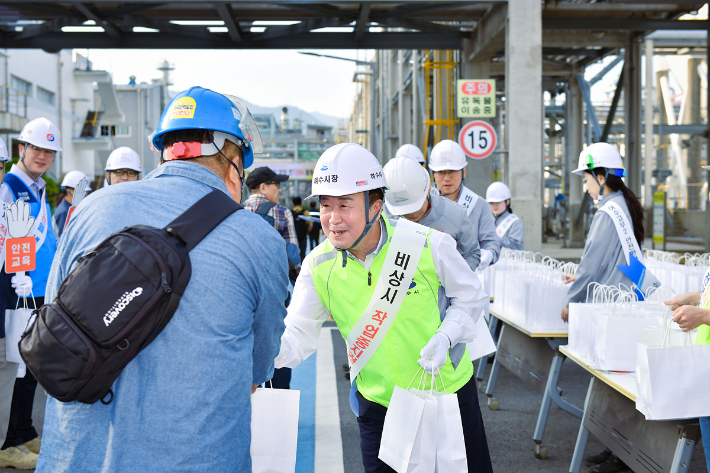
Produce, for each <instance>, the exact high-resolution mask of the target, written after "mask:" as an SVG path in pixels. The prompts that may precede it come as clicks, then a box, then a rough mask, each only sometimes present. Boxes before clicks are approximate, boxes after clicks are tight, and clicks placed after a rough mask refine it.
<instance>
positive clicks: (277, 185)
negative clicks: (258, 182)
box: [264, 181, 281, 189]
mask: <svg viewBox="0 0 710 473" xmlns="http://www.w3.org/2000/svg"><path fill="white" fill-rule="evenodd" d="M264 184H266V185H267V186H271V185H274V186H276V187H278V188H279V189H281V183H280V182H274V181H269V182H265V183H264Z"/></svg>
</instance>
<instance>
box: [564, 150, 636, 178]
mask: <svg viewBox="0 0 710 473" xmlns="http://www.w3.org/2000/svg"><path fill="white" fill-rule="evenodd" d="M595 168H606V169H609V170H614V171H616V172H614V173H613V174H614V175H616V176H619V177H624V176H625V175H626V171H624V163H623V161H622V160H621V155H620V154H619V151H618V150H617V149H616V147H614V146H612V145H610V144H609V143H594V144H592V145H589V146H588V147H587V148H586V149H584V150H583V151H582V152H581V153H579V162H578V164H577V169H575V170H574V171H572V172H573V173H574V174H578V175H580V176H581V175H583V174H584V171H591V170H592V169H595Z"/></svg>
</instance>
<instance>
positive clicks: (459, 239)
mask: <svg viewBox="0 0 710 473" xmlns="http://www.w3.org/2000/svg"><path fill="white" fill-rule="evenodd" d="M384 172H385V181H386V182H387V189H388V191H387V193H386V194H385V211H386V214H387V217H388V218H389V219H390V220H391V221H396V220H397V219H398V218H399V217H404V218H406V219H407V220H409V221H411V222H417V223H419V224H421V225H424V226H426V227H429V228H434V229H436V230H439V231H440V232H444V233H448V234H449V235H451V236H452V237H453V238H454V240H456V249H457V250H458V252H459V254H460V255H461V256H463V259H465V260H466V262H467V263H468V266H469V267H470V268H471V270H472V271H475V270H476V268H478V265H479V264H480V262H481V247H480V246H479V245H478V240H476V238H475V236H474V234H475V233H476V230H475V229H474V228H473V224H472V223H471V221H470V220H469V219H468V215H466V210H465V209H464V208H463V207H461V206H460V205H458V204H457V203H456V202H452V201H450V200H449V199H447V198H446V197H442V196H440V195H430V194H429V190H430V188H431V183H430V180H429V173H428V172H426V170H425V169H424V168H422V167H421V166H419V165H417V163H416V162H415V160H413V159H411V158H404V157H396V158H394V159H392V160H390V161H389V162H388V163H387V164H386V165H385V167H384Z"/></svg>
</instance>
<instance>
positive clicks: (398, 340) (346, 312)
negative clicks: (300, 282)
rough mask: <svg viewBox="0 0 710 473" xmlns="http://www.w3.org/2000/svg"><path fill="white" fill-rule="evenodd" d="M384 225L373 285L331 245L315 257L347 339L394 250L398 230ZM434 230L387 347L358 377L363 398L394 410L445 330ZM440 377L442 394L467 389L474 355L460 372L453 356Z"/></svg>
mask: <svg viewBox="0 0 710 473" xmlns="http://www.w3.org/2000/svg"><path fill="white" fill-rule="evenodd" d="M382 220H383V221H384V222H385V226H386V229H387V235H388V236H389V238H388V241H387V243H385V245H384V246H383V247H382V249H381V250H380V252H379V253H378V254H377V256H376V257H375V259H374V261H373V263H372V266H371V268H370V274H371V281H372V282H371V284H368V276H369V275H368V272H367V270H366V269H365V268H364V267H363V266H362V265H361V264H359V263H357V262H355V261H352V260H348V262H347V264H346V265H345V267H343V259H342V255H341V254H340V252H339V251H338V250H337V249H335V248H334V247H333V245H331V243H330V242H329V241H328V240H326V241H324V242H323V243H321V244H320V245H319V246H318V247H317V248H315V249H314V250H313V254H312V256H311V270H312V274H313V282H314V283H315V287H316V291H317V292H318V297H320V300H321V301H323V304H325V306H326V307H327V308H328V311H329V312H330V314H331V315H332V317H333V320H335V323H336V324H337V325H338V329H339V330H340V333H341V335H342V336H343V339H345V340H347V338H348V334H349V333H350V330H352V328H353V327H354V326H355V324H356V323H357V321H358V320H359V319H360V317H361V316H362V315H363V313H364V312H365V309H366V308H367V306H368V304H369V302H370V299H371V298H372V295H373V293H374V291H375V286H376V283H377V279H378V278H379V277H380V272H381V270H382V266H383V264H384V261H385V257H386V255H387V251H389V249H390V240H391V237H392V234H393V232H394V227H393V226H391V225H390V223H389V222H388V221H387V219H386V218H385V217H384V216H383V217H382ZM431 231H432V230H431V229H430V230H429V233H428V234H427V245H426V247H425V248H424V251H423V253H422V256H421V258H420V260H419V265H418V267H417V272H416V273H415V275H414V279H413V281H412V283H411V284H410V286H409V289H408V290H407V296H406V297H405V298H404V302H403V303H402V307H401V308H400V310H399V312H398V313H397V316H396V318H395V320H394V323H393V324H392V326H391V327H390V330H389V332H387V335H386V336H385V339H384V340H383V341H382V344H381V345H380V346H379V348H378V349H377V351H376V352H375V354H374V355H373V356H372V358H371V359H370V361H369V362H368V363H367V365H365V367H364V368H363V369H362V371H360V374H359V375H358V379H357V389H358V391H359V392H360V394H361V395H362V396H363V397H364V398H366V399H368V400H370V401H372V402H376V403H378V404H381V405H383V406H385V407H387V406H389V402H390V398H391V397H392V392H393V391H394V387H395V386H400V387H402V388H404V389H407V387H409V385H410V383H411V382H412V380H413V379H414V376H415V375H416V374H417V371H419V369H420V366H419V364H418V363H417V360H418V359H419V358H420V356H419V352H420V351H421V349H422V348H424V346H425V345H426V344H427V343H428V342H429V339H431V337H432V336H433V335H434V333H436V331H437V329H438V328H439V326H440V325H441V319H440V315H439V307H438V299H439V298H438V294H439V286H441V283H440V282H439V278H438V277H437V276H436V270H435V267H434V258H433V256H432V253H431V241H430V236H431ZM393 251H396V249H394V250H393ZM385 277H386V275H385ZM422 372H423V370H422ZM440 373H441V377H442V378H443V383H444V387H442V386H441V380H440V378H439V376H438V375H437V376H436V383H437V389H438V390H439V391H440V392H443V391H444V388H446V392H448V393H454V392H456V391H458V390H459V389H461V387H463V386H464V385H465V384H466V383H467V382H468V381H469V380H470V379H471V376H473V364H472V363H471V359H470V358H469V356H468V350H466V352H465V353H464V356H463V358H462V359H461V362H460V364H459V365H458V368H457V369H454V366H453V364H452V363H451V360H450V359H449V357H448V355H447V358H446V363H445V364H444V366H443V367H442V368H441V370H440ZM421 378H422V373H419V376H418V377H417V378H416V380H415V382H414V383H413V384H412V386H415V387H416V386H418V385H419V382H420V381H421ZM427 378H428V379H427V380H426V381H427V384H426V386H427V387H426V389H429V384H430V382H431V377H429V376H427Z"/></svg>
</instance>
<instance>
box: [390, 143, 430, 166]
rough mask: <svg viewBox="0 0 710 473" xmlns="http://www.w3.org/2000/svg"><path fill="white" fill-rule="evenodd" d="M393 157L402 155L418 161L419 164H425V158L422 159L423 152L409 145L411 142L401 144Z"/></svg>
mask: <svg viewBox="0 0 710 473" xmlns="http://www.w3.org/2000/svg"><path fill="white" fill-rule="evenodd" d="M394 157H395V158H399V157H404V158H411V159H413V160H415V161H416V162H418V163H419V164H426V160H425V159H424V154H422V150H420V149H419V148H418V147H416V146H414V145H411V144H406V145H402V146H400V147H399V149H398V150H397V153H396V154H395V155H394Z"/></svg>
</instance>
